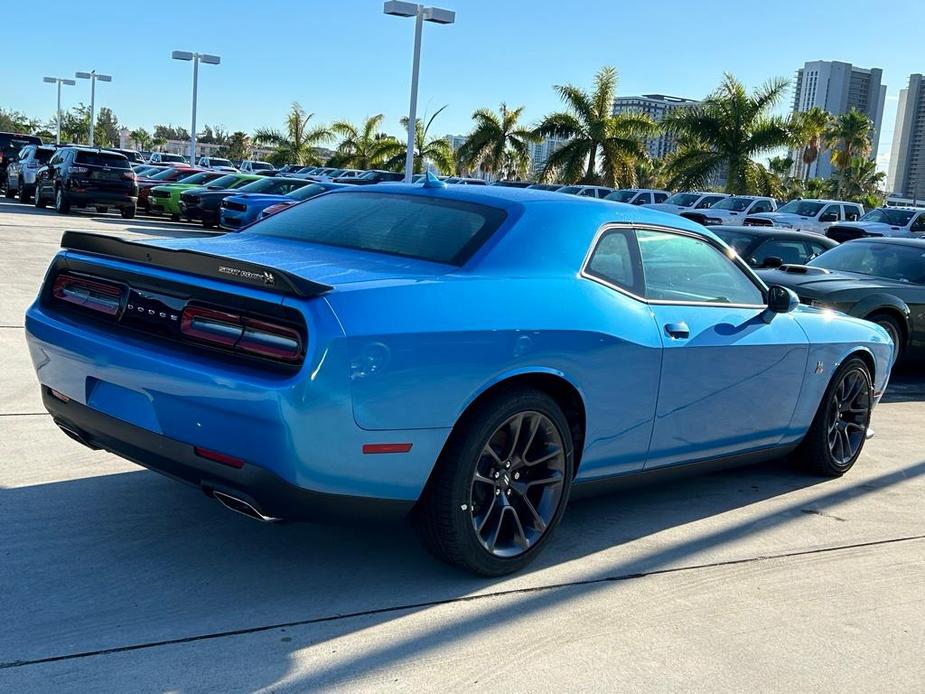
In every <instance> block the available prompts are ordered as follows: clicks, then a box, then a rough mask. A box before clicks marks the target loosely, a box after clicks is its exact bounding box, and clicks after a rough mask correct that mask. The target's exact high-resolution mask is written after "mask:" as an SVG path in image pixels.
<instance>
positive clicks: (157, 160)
mask: <svg viewBox="0 0 925 694" xmlns="http://www.w3.org/2000/svg"><path fill="white" fill-rule="evenodd" d="M148 163H149V164H167V165H169V166H189V162H188V161H186V157H184V156H183V155H182V154H171V153H170V152H151V156H150V157H149V158H148Z"/></svg>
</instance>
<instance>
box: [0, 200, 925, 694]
mask: <svg viewBox="0 0 925 694" xmlns="http://www.w3.org/2000/svg"><path fill="white" fill-rule="evenodd" d="M66 229H77V230H84V231H87V230H91V231H100V232H104V233H110V234H112V233H117V234H119V235H124V236H125V237H126V238H151V237H153V236H158V235H164V234H167V235H178V234H180V235H197V234H198V232H197V231H196V227H190V226H188V225H185V226H180V225H171V224H169V223H166V222H163V221H160V220H147V219H134V220H123V219H121V218H120V217H119V216H118V214H107V215H96V216H92V217H91V216H90V215H89V214H86V213H82V212H76V213H74V214H72V215H69V216H67V217H64V216H60V215H55V214H54V213H53V212H50V211H42V210H36V209H34V208H32V207H26V206H22V205H17V204H14V203H7V202H5V201H4V202H0V238H2V243H3V248H4V249H5V252H4V253H3V254H0V272H2V276H3V278H4V280H3V286H4V288H5V289H6V291H4V293H3V295H2V297H0V326H4V327H2V328H0V349H2V353H3V354H4V360H5V363H6V365H7V367H6V368H4V369H3V370H2V372H0V394H2V397H0V415H2V416H0V429H2V439H0V441H3V443H2V444H0V446H2V447H0V450H2V451H3V455H2V460H0V508H2V509H3V510H4V513H3V518H4V523H5V532H4V533H3V535H2V536H0V557H2V558H3V561H2V562H0V586H4V589H3V590H2V591H0V610H2V613H3V614H4V620H5V622H6V623H7V625H8V626H7V628H6V629H4V630H2V633H0V689H4V690H9V691H21V690H25V689H37V688H40V687H42V686H44V687H46V688H48V687H52V688H54V689H56V690H67V689H72V690H82V691H88V690H94V689H103V688H107V689H119V690H123V691H129V690H134V689H149V690H150V689H158V690H160V689H178V690H185V691H195V690H200V689H232V690H250V689H258V688H261V687H266V688H275V689H287V688H291V689H311V688H317V687H327V688H364V687H366V688H371V687H374V686H383V685H389V686H392V687H395V688H401V689H421V688H423V687H427V688H428V689H436V688H438V687H439V688H443V689H450V690H459V689H471V688H472V687H473V686H479V685H482V686H484V685H485V684H486V683H491V684H493V685H495V686H497V687H499V688H510V689H514V688H527V687H530V688H532V689H538V690H552V689H556V690H561V689H577V688H581V687H584V688H591V687H595V688H600V687H601V686H602V684H603V685H607V686H609V688H617V687H620V688H621V689H639V690H652V689H668V688H672V689H684V688H694V687H698V685H699V687H700V688H707V687H709V688H711V689H728V690H733V689H743V688H745V687H748V686H750V687H752V688H754V687H755V685H756V684H758V683H764V684H767V683H769V682H770V683H773V684H772V685H771V686H772V688H779V689H788V688H790V689H792V688H794V687H797V686H802V687H807V688H808V687H814V688H817V689H836V688H841V689H844V688H845V685H851V686H852V688H871V687H872V686H873V683H874V682H878V683H880V684H881V685H882V684H883V683H888V685H890V686H892V688H894V689H905V690H914V689H921V687H922V684H923V682H925V668H923V666H922V665H920V664H919V660H920V659H919V657H918V655H919V653H920V650H921V647H922V645H923V644H925V618H923V616H922V615H923V614H925V610H923V609H922V608H923V598H922V595H923V588H925V518H923V517H922V514H921V512H920V510H921V504H922V499H923V494H925V479H923V478H925V475H923V473H925V454H923V453H922V451H921V446H920V422H921V421H922V416H923V414H925V404H923V401H925V381H923V380H922V379H921V378H920V377H919V376H917V375H916V373H915V372H914V371H910V372H907V373H900V374H897V375H895V376H894V381H893V384H892V385H891V388H890V390H889V391H888V393H887V396H886V398H885V400H884V402H883V403H882V404H881V405H880V407H879V408H878V409H877V410H876V412H875V414H874V428H875V429H876V431H877V436H876V437H875V438H874V439H873V440H872V441H870V442H869V445H868V447H866V448H865V451H864V454H863V456H862V458H861V460H860V461H859V463H858V465H857V466H856V467H855V468H854V470H852V471H851V473H850V474H848V475H847V476H845V477H844V478H841V479H837V480H823V479H821V478H816V477H809V476H806V475H804V474H801V473H798V472H795V471H794V470H793V469H792V468H789V467H788V466H786V465H784V464H769V465H762V466H760V467H757V468H744V469H740V470H735V471H728V472H723V473H718V474H715V475H711V476H707V477H698V478H692V479H690V480H686V481H678V482H674V483H672V484H670V485H664V486H659V487H654V488H650V489H646V490H645V491H641V492H639V491H636V492H632V493H627V492H622V493H616V494H614V495H611V496H606V497H601V498H598V499H594V500H589V501H583V502H578V503H575V504H574V505H573V507H572V508H571V509H570V510H569V513H568V514H567V515H566V517H565V520H564V522H563V524H562V526H560V528H559V531H558V534H557V536H556V537H555V538H554V541H553V542H552V544H551V545H550V546H549V548H548V549H547V551H546V552H545V553H544V554H543V555H542V556H541V557H540V558H539V559H538V561H537V563H536V564H534V565H532V566H531V567H530V568H529V569H528V570H527V571H526V572H523V573H520V574H517V575H515V576H513V577H509V578H505V579H493V580H489V579H475V578H473V577H471V576H469V575H467V574H463V573H460V572H457V571H455V570H453V569H451V568H448V567H445V566H442V565H439V564H437V563H435V562H433V561H432V560H431V558H430V557H429V556H428V555H426V554H425V553H424V552H423V551H422V550H421V549H420V548H419V546H418V544H417V542H416V541H415V540H414V538H413V536H412V533H411V531H410V529H409V528H408V527H406V526H403V525H399V526H394V527H374V528H371V527H361V528H330V527H320V526H312V525H297V524H292V525H284V526H262V525H258V524H256V523H254V522H252V521H249V520H248V519H245V518H243V517H238V516H235V515H232V514H229V513H228V512H227V511H225V510H224V509H222V508H221V507H219V506H218V505H217V504H215V503H214V502H211V501H209V500H208V499H206V498H205V497H204V496H203V495H201V494H200V493H198V492H196V491H195V490H190V489H186V488H183V487H181V486H179V485H176V484H175V483H173V482H171V481H170V480H167V479H164V478H161V477H160V476H157V475H155V474H154V473H150V472H147V471H143V470H141V469H140V468H138V467H136V466H134V465H132V464H130V463H127V462H125V461H123V460H120V459H118V458H116V457H114V456H111V455H109V454H106V453H102V452H96V453H94V452H91V451H89V450H87V449H85V448H83V447H81V446H79V445H78V444H76V443H74V442H71V441H69V440H68V439H67V438H65V437H64V436H63V435H62V434H61V433H60V432H58V431H57V430H56V428H55V427H54V426H53V425H52V423H51V422H50V421H49V418H48V417H47V416H45V415H44V414H42V408H41V404H40V402H39V398H38V389H37V387H36V383H35V381H34V375H33V371H32V368H31V365H30V364H29V362H28V357H27V355H26V352H25V346H24V337H23V330H22V316H23V312H24V310H25V308H26V306H27V305H28V304H29V303H30V302H31V301H32V299H33V298H34V295H35V292H36V290H37V288H38V285H39V283H40V282H41V278H42V274H43V273H44V270H45V268H46V267H47V264H48V261H49V259H50V258H51V256H52V255H53V254H54V252H55V250H56V248H57V244H58V242H59V240H60V236H61V233H62V231H64V230H66ZM731 416H733V415H732V414H731ZM618 579H625V580H618ZM743 662H747V663H749V665H750V666H749V667H747V668H746V667H726V666H731V665H737V666H740V665H741V663H743ZM525 663H527V666H525ZM615 664H616V665H615ZM2 666H6V667H2ZM476 683H477V684H476ZM788 685H789V686H788ZM865 685H866V686H865ZM489 686H491V685H489ZM759 686H760V685H759Z"/></svg>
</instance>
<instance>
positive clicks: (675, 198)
mask: <svg viewBox="0 0 925 694" xmlns="http://www.w3.org/2000/svg"><path fill="white" fill-rule="evenodd" d="M701 197H702V196H700V195H698V194H697V193H675V194H674V195H672V196H671V197H670V198H668V199H667V200H666V201H665V204H666V205H677V206H678V207H690V206H691V205H693V204H694V203H695V202H697V201H698V200H700V198H701Z"/></svg>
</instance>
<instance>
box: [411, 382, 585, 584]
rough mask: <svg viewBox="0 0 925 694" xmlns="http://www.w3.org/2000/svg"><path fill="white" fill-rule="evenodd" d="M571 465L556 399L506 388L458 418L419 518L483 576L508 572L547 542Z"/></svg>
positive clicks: (452, 557) (438, 549)
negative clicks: (461, 417) (474, 409)
mask: <svg viewBox="0 0 925 694" xmlns="http://www.w3.org/2000/svg"><path fill="white" fill-rule="evenodd" d="M518 421H519V422H520V423H519V424H517V422H518ZM515 432H517V433H515ZM531 432H533V434H532V435H531ZM489 446H491V449H490V451H491V452H489ZM530 459H532V462H531V463H527V462H526V461H528V460H530ZM573 473H574V450H573V444H572V437H571V432H570V430H569V426H568V422H567V421H566V419H565V415H563V414H562V410H561V409H560V407H559V406H558V405H557V404H556V402H555V400H553V399H552V398H551V397H549V396H548V395H546V394H545V393H543V392H541V391H537V390H532V389H512V390H506V391H502V392H500V393H498V394H497V395H495V396H492V397H490V398H489V399H487V400H486V401H485V402H484V403H482V404H480V405H479V406H478V409H477V410H476V411H474V412H472V413H467V414H466V415H465V416H464V417H463V419H461V420H460V422H459V423H458V424H457V426H456V428H455V429H454V431H453V433H452V435H451V436H450V439H449V441H448V442H447V445H446V446H445V447H444V450H443V452H442V453H441V455H440V459H439V460H438V461H437V465H436V467H435V469H434V472H433V474H432V475H431V479H430V481H429V482H428V485H427V488H426V489H425V491H424V494H423V496H422V499H421V502H420V503H419V504H418V507H417V509H416V511H415V521H416V523H415V524H416V526H417V529H418V532H419V534H420V536H421V539H422V541H423V543H424V545H425V546H426V547H427V548H428V550H430V551H431V552H432V553H433V554H434V555H435V556H436V557H437V558H439V559H441V560H443V561H445V562H447V563H450V564H454V565H456V566H459V567H462V568H465V569H468V570H469V571H473V572H475V573H477V574H481V575H483V576H501V575H504V574H508V573H511V572H514V571H517V570H519V569H521V568H523V567H524V566H526V565H527V564H529V563H530V562H531V561H533V559H534V558H535V557H536V555H537V554H538V553H539V552H540V551H541V550H542V549H543V547H544V546H545V545H546V543H547V541H548V539H549V536H550V535H551V534H552V532H553V530H554V529H555V527H556V525H557V524H558V523H559V520H560V519H561V518H562V514H563V513H564V511H565V506H566V504H567V503H568V496H569V491H570V489H571V484H572V477H573ZM484 509H487V510H484ZM509 509H512V511H511V510H509ZM480 510H483V512H482V513H479V511H480ZM518 528H519V531H518Z"/></svg>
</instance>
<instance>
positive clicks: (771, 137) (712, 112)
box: [662, 74, 791, 193]
mask: <svg viewBox="0 0 925 694" xmlns="http://www.w3.org/2000/svg"><path fill="white" fill-rule="evenodd" d="M787 84H788V83H787V81H786V80H784V79H774V80H771V81H770V82H768V83H767V84H765V85H763V86H761V87H759V88H758V89H756V90H755V91H754V92H752V93H751V94H749V93H747V92H746V90H745V86H744V85H743V84H742V83H741V82H739V81H738V80H737V79H736V78H735V77H733V76H732V75H729V74H727V75H725V77H724V79H723V82H722V84H721V85H720V86H719V88H718V89H717V90H716V91H714V92H713V93H712V94H710V95H709V96H708V97H707V98H706V99H704V101H703V102H701V103H700V104H699V105H697V106H692V107H690V108H683V109H676V110H674V111H673V112H671V113H669V114H668V115H667V116H666V117H665V120H664V121H663V122H662V125H663V127H664V128H665V130H666V131H667V132H670V133H673V134H675V135H676V136H677V137H678V140H679V143H680V144H679V147H678V149H677V150H676V151H675V152H674V153H672V155H671V156H670V157H669V161H668V166H669V169H670V176H669V184H670V185H671V186H672V187H673V188H700V187H703V186H705V185H707V184H708V182H709V181H710V180H713V178H714V177H715V176H716V175H717V174H720V173H722V172H723V171H725V173H726V192H728V193H748V192H750V191H753V190H755V189H756V187H757V185H758V183H759V181H760V180H761V179H762V178H763V176H764V174H763V173H762V171H761V170H760V169H759V167H760V165H759V164H758V163H757V162H756V161H755V157H759V156H761V155H763V154H767V153H768V152H770V151H772V150H774V149H777V148H779V147H784V146H786V145H787V144H788V143H789V142H790V137H791V133H790V130H789V129H788V127H787V123H786V122H785V120H784V119H783V118H780V117H779V116H774V115H771V111H772V109H773V108H774V106H775V105H776V104H777V103H778V102H779V101H780V100H781V98H782V97H783V96H784V93H785V91H786V89H787ZM761 168H763V167H761Z"/></svg>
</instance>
